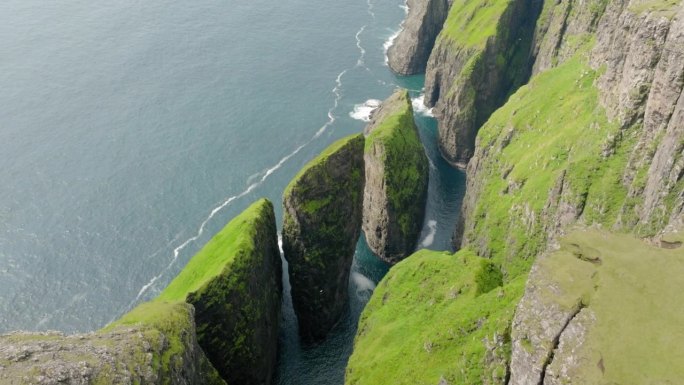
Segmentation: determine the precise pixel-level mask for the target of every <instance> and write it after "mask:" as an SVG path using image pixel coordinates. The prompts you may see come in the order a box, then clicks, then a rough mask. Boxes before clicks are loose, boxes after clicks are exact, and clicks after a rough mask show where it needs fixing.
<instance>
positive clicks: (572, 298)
mask: <svg viewBox="0 0 684 385" xmlns="http://www.w3.org/2000/svg"><path fill="white" fill-rule="evenodd" d="M467 3H468V2H467V1H465V2H463V3H461V4H460V5H461V6H467ZM514 3H515V2H512V1H511V2H501V3H497V2H492V1H487V2H478V6H477V7H476V6H474V5H473V9H471V10H470V11H463V10H462V12H461V16H462V17H457V16H458V15H457V14H456V13H455V11H454V10H455V9H457V7H458V6H459V4H458V3H455V4H454V5H453V6H452V10H451V12H450V15H449V18H448V19H447V21H446V23H445V26H444V30H443V31H442V32H441V34H440V37H439V38H438V42H437V44H436V46H435V48H434V49H433V53H432V55H431V59H430V62H431V63H434V64H433V65H432V66H431V65H428V74H427V75H428V76H427V77H428V79H427V80H426V81H427V82H428V83H427V84H426V98H427V99H428V101H429V102H432V103H434V101H435V100H437V106H436V107H437V113H438V117H439V118H440V120H441V121H440V130H443V125H444V122H446V121H449V120H450V119H451V120H452V121H456V118H457V117H459V116H460V114H461V113H462V111H468V110H467V109H464V108H463V106H466V105H470V106H471V107H472V108H471V111H475V110H477V109H478V108H481V110H478V111H490V112H491V114H490V115H489V116H488V118H484V119H483V120H482V122H483V124H481V127H479V130H477V131H478V132H477V139H476V141H475V142H474V143H475V145H474V147H472V148H473V152H472V157H471V159H470V161H469V163H468V166H467V173H468V181H467V183H468V185H467V193H466V197H465V199H464V205H463V208H462V213H461V221H460V225H459V229H458V231H457V233H456V237H455V240H456V243H457V246H460V247H462V248H463V250H462V251H461V252H459V254H457V257H458V256H460V255H461V253H473V254H476V255H479V256H480V257H484V258H486V260H487V261H489V263H492V264H493V265H494V266H495V267H496V269H499V271H500V272H501V278H502V279H501V284H500V286H499V287H498V288H497V289H495V290H494V291H495V292H496V291H498V292H500V294H498V296H499V298H505V299H506V303H505V304H500V305H498V306H497V308H498V309H507V311H500V312H499V311H492V310H490V308H489V302H487V300H485V299H484V298H485V297H486V296H487V294H482V295H481V298H482V299H480V297H475V299H473V300H472V302H470V303H468V304H465V302H461V303H463V304H464V305H462V306H464V307H463V308H459V306H460V305H459V299H458V295H456V296H455V297H456V298H457V299H456V300H455V301H445V300H444V299H443V298H442V295H443V294H442V293H443V292H444V290H443V289H440V288H436V289H435V288H434V287H433V286H431V285H432V282H433V281H439V280H440V279H442V278H443V277H450V278H448V281H447V282H448V283H449V284H450V285H451V286H449V287H454V288H460V287H462V286H463V285H464V284H463V283H461V282H463V281H464V278H462V277H461V278H459V277H452V276H451V275H450V274H452V272H451V271H452V269H455V268H452V269H449V268H440V269H438V271H432V272H431V273H428V274H429V275H430V276H429V277H427V276H423V275H422V274H421V273H420V271H421V270H422V269H428V267H427V266H428V265H427V263H425V264H422V265H417V266H414V267H413V269H411V270H410V272H408V271H403V270H404V269H407V266H409V264H411V263H416V264H417V263H419V262H417V261H419V260H420V259H423V258H425V257H424V256H422V255H421V253H418V254H417V255H414V256H412V257H409V258H408V259H407V260H405V261H404V262H402V264H398V265H397V266H396V267H395V268H393V270H392V271H391V272H390V274H389V275H388V283H386V284H381V285H379V286H378V289H377V291H376V293H375V294H374V296H373V298H372V299H371V303H370V304H369V306H368V308H367V311H366V312H365V313H364V316H363V318H362V322H361V326H362V327H361V328H360V329H359V333H358V335H357V340H356V343H355V351H354V353H353V355H352V358H351V359H350V366H349V369H348V372H347V379H348V382H349V383H358V384H365V383H368V384H372V383H377V378H379V377H375V376H380V375H381V374H380V370H379V369H378V368H380V367H383V368H385V367H390V368H392V370H391V371H395V370H396V371H398V372H401V373H403V374H404V376H406V377H407V378H410V380H409V381H408V382H410V383H421V382H422V383H434V384H440V385H445V384H450V385H453V384H470V383H487V384H490V383H498V384H502V383H510V384H561V383H583V384H584V383H676V382H677V381H678V378H681V373H680V370H679V369H680V368H679V367H678V365H677V363H675V362H674V361H673V360H679V359H680V358H679V357H681V354H682V353H681V351H680V350H681V349H680V348H679V346H681V345H682V344H684V338H683V337H682V336H681V335H680V333H678V332H677V330H678V327H677V326H674V325H677V324H678V323H679V322H680V321H679V320H678V317H679V314H678V312H676V311H673V310H672V309H675V308H678V307H680V305H678V304H676V303H674V302H672V300H671V299H670V298H671V297H672V295H674V294H667V293H674V292H675V291H677V290H682V289H684V285H682V283H681V282H680V281H681V280H679V279H678V278H676V277H677V276H678V274H680V272H679V268H680V267H681V266H680V265H681V263H682V260H683V259H684V251H683V250H682V248H681V244H682V238H681V236H680V235H672V234H671V232H672V231H675V230H677V229H679V231H680V233H676V234H681V231H682V230H681V229H682V222H683V221H684V212H683V209H682V207H683V206H684V178H683V176H684V171H683V168H684V121H682V117H683V116H684V113H683V112H682V108H683V107H684V104H683V100H684V98H682V97H681V95H682V89H683V84H684V50H682V48H681V47H684V44H683V43H684V42H683V41H682V39H683V38H684V30H683V25H684V6H682V3H681V2H680V1H664V2H653V1H628V0H610V1H605V0H591V1H584V2H579V1H574V0H573V1H571V0H561V1H544V3H543V7H542V8H541V11H540V12H539V16H538V17H537V18H536V19H535V20H536V21H535V23H534V25H533V26H532V28H531V29H532V30H533V34H532V38H531V39H530V41H529V43H528V44H523V42H524V39H522V40H520V42H521V43H520V44H519V45H518V46H517V47H518V48H515V49H514V50H516V51H517V52H518V53H519V54H520V55H525V57H526V58H527V62H526V63H527V64H526V66H523V67H521V68H522V69H525V68H526V69H527V70H529V71H531V78H530V79H529V81H527V82H526V84H525V85H523V86H522V87H520V88H518V89H517V90H516V91H514V92H512V93H511V94H510V95H509V96H507V97H506V98H504V99H503V100H501V105H500V106H499V107H498V108H495V109H494V108H491V107H492V104H491V101H492V100H493V99H491V94H487V93H486V92H484V93H480V92H479V91H478V90H477V89H476V88H475V86H472V87H471V88H470V96H471V99H469V100H466V99H461V100H459V99H458V98H456V96H457V95H465V94H464V93H463V90H465V89H466V88H464V87H463V86H462V85H463V84H467V83H464V82H462V81H460V82H459V81H457V82H455V83H454V82H453V79H457V75H459V74H460V71H462V69H463V68H466V67H467V66H466V64H467V63H466V61H467V60H474V59H471V58H472V57H477V56H471V55H476V54H477V53H478V52H483V51H482V48H481V50H480V51H477V50H475V49H474V48H472V46H471V48H470V50H465V49H464V48H463V47H466V45H465V44H463V43H461V44H460V45H459V44H453V43H452V44H451V46H448V45H447V44H446V43H444V42H443V40H444V39H445V36H447V35H448V34H449V31H450V30H458V31H461V32H462V33H463V34H462V35H460V36H459V39H461V41H462V42H463V41H468V40H469V39H470V40H472V41H480V40H478V38H479V37H480V36H482V35H483V34H485V35H487V33H486V32H487V31H490V32H491V34H488V35H487V36H488V38H487V39H485V41H486V43H487V45H489V46H491V44H493V43H494V42H495V41H496V40H497V38H495V37H492V36H495V35H496V33H498V32H497V31H501V29H500V28H505V27H506V26H507V25H510V24H508V23H507V22H503V21H505V20H506V19H505V17H503V16H502V15H505V12H504V11H503V10H507V9H511V8H508V7H513V6H514ZM496 4H500V5H502V7H503V6H505V7H503V8H501V9H499V8H496V7H495V5H496ZM531 5H532V6H533V7H534V6H535V4H533V3H532V4H531ZM540 5H542V4H540ZM497 9H499V10H500V11H501V12H498V13H497V12H494V11H495V10H497ZM533 9H534V8H533ZM492 15H494V16H496V17H495V18H494V19H488V20H495V21H496V22H495V23H492V24H491V25H494V26H495V27H494V28H493V31H494V32H492V29H487V28H484V27H483V26H485V25H490V24H488V23H478V22H477V21H478V17H479V16H481V17H483V18H484V16H492ZM471 23H474V24H473V25H478V26H480V27H482V28H480V29H476V28H470V29H468V28H467V26H469V25H471ZM509 33H514V32H512V31H509ZM502 36H504V35H502ZM483 46H484V45H480V46H479V47H483ZM502 47H507V45H504V46H502ZM510 47H513V46H510ZM514 56H515V55H514ZM478 60H481V59H478ZM474 63H475V62H474ZM472 68H473V70H472V71H466V75H468V76H466V77H465V79H473V78H472V75H471V74H472V73H474V72H475V70H476V68H478V67H472ZM507 68H508V69H509V70H515V68H511V65H508V66H507ZM430 72H432V74H431V73H430ZM489 73H492V74H493V75H492V76H493V77H494V78H496V77H497V76H498V75H497V74H496V71H494V72H489ZM445 76H446V77H445ZM486 83H487V80H484V81H483V84H486ZM451 84H454V87H453V88H449V89H447V90H446V91H445V88H444V87H445V86H446V87H452V86H451ZM515 88H516V86H515V85H514V86H513V87H511V88H510V90H511V91H513V90H514V89H515ZM487 89H492V88H489V87H487ZM435 95H437V98H436V99H435ZM445 95H451V96H449V97H447V98H446V99H445V98H444V97H445ZM478 97H482V98H484V99H483V100H477V98H478ZM464 101H468V102H469V103H470V104H467V103H465V104H464ZM439 103H445V104H444V105H443V106H440V105H439ZM478 113H479V112H478ZM485 115H486V114H485ZM444 127H446V126H444ZM459 127H462V125H461V126H459ZM474 127H478V125H474ZM457 132H458V131H454V133H453V135H460V134H458V133H457ZM470 132H472V131H470ZM440 133H441V134H442V131H440ZM444 137H445V136H444ZM457 147H458V146H456V148H457ZM442 150H443V151H444V153H445V157H447V158H448V159H450V160H451V161H452V162H453V161H454V160H456V159H457V158H456V157H453V156H451V155H450V153H449V149H448V148H445V147H444V146H442ZM450 157H451V158H450ZM467 158H468V156H465V157H463V159H467ZM456 163H458V162H456ZM582 229H584V230H582ZM587 229H590V230H587ZM569 232H572V235H570V236H569V237H568V238H564V236H565V234H567V233H569ZM559 243H560V245H561V246H558V244H559ZM558 247H560V250H559V251H554V250H556V249H558ZM414 259H415V260H414ZM535 261H536V262H535ZM432 263H434V262H432ZM531 269H532V272H531V273H530V270H531ZM666 270H667V271H666ZM528 273H529V277H528ZM390 279H391V281H389V280H390ZM465 281H466V282H475V281H476V280H475V279H472V280H468V279H465ZM390 282H391V284H390ZM424 287H425V288H432V290H431V291H429V292H423V291H422V289H423V288H424ZM444 287H447V285H446V284H445V285H444ZM523 288H524V293H525V294H524V297H523V299H522V301H521V302H520V303H519V304H518V299H519V298H520V296H521V295H522V290H523ZM409 291H410V292H412V293H417V295H415V296H414V295H411V294H408V292H409ZM433 292H434V293H433ZM428 293H430V294H428ZM515 293H517V294H515ZM509 294H515V295H512V296H510V297H507V295H509ZM397 297H400V298H402V301H403V303H401V304H397V303H396V302H395V303H392V298H397ZM371 305H372V306H371ZM455 309H458V312H459V314H473V315H475V317H476V320H477V321H476V322H472V323H471V324H470V325H466V326H462V325H461V326H459V327H458V328H456V329H449V327H450V326H451V325H458V323H457V322H453V323H450V324H441V322H442V318H439V319H437V320H432V319H431V318H430V317H432V316H433V314H446V313H443V312H449V311H456V310H455ZM414 314H420V316H419V319H427V320H430V322H426V323H425V324H420V323H419V322H417V321H416V320H414V316H413V315H414ZM443 318H444V319H454V318H455V316H444V317H443ZM456 319H457V318H456ZM432 324H434V325H435V327H434V328H433V327H432V326H431V325H432ZM491 324H497V325H506V326H505V327H502V328H500V329H498V331H496V332H494V331H493V330H489V332H488V334H487V338H483V337H482V336H481V335H480V334H479V333H480V332H481V329H483V328H487V325H491ZM379 325H383V327H379ZM385 325H387V326H386V327H385ZM400 329H401V332H400V331H399V330H400ZM406 330H410V332H406ZM433 334H437V335H438V337H435V336H433ZM439 336H442V337H441V339H440V338H439ZM461 338H462V339H464V340H465V341H468V343H467V344H465V345H464V344H463V343H462V342H459V341H460V339H461ZM374 341H378V342H374ZM419 341H422V344H423V351H420V346H421V344H420V342H419ZM434 341H438V343H435V342H434ZM654 341H667V343H666V344H667V346H668V347H667V348H665V349H664V350H663V349H661V348H659V347H656V346H654V345H653V344H654ZM468 344H472V346H471V345H468ZM669 344H676V345H677V347H674V346H670V345H669ZM468 346H470V347H468ZM461 347H462V348H463V350H459V349H461ZM666 351H667V352H672V356H669V357H664V356H663V355H662V354H660V353H661V352H666ZM386 352H387V353H386ZM397 352H398V353H397ZM418 352H420V354H419V353H418ZM444 352H449V353H448V354H447V355H445V356H449V357H450V358H449V359H450V361H448V360H447V359H444V361H442V359H443V358H442V355H441V354H443V353H444ZM385 354H387V357H383V355H385ZM663 354H667V353H663ZM377 356H381V358H374V357H377ZM401 356H409V357H412V360H415V361H416V362H418V365H416V366H413V365H405V364H404V363H403V362H402V361H401V360H400V359H399V358H398V357H401ZM364 360H370V364H369V365H365V364H364V363H363V362H362V361H364ZM374 360H375V361H376V364H377V363H378V362H382V363H383V365H386V366H380V365H379V364H377V365H373V361H374ZM442 362H444V363H443V364H442ZM464 362H467V365H466V364H464ZM635 362H638V363H639V365H635V364H634V363H635ZM409 369H412V370H415V371H416V373H417V374H416V375H415V376H413V377H412V376H411V374H410V373H409ZM373 378H375V380H372V379H373ZM401 381H402V380H397V382H398V383H401Z"/></svg>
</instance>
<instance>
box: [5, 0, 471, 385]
mask: <svg viewBox="0 0 684 385" xmlns="http://www.w3.org/2000/svg"><path fill="white" fill-rule="evenodd" d="M402 3H403V2H402V1H400V0H355V1H345V2H339V1H332V0H322V1H320V2H318V3H316V6H312V5H311V2H308V1H307V2H305V1H303V0H288V1H281V2H273V1H265V0H253V1H250V2H244V1H237V0H222V1H219V0H198V1H193V2H183V3H181V2H162V1H159V0H147V1H144V2H142V1H134V0H120V1H116V2H105V1H101V0H64V1H60V2H46V1H41V0H5V1H3V2H1V3H0V90H1V91H0V154H2V157H1V158H0V181H1V182H0V332H3V331H8V330H15V329H23V330H46V329H58V330H63V331H66V332H78V331H89V330H95V329H98V328H100V327H102V326H104V325H105V324H107V323H108V322H110V321H111V320H113V319H116V318H117V317H118V316H120V315H121V314H123V313H125V312H126V311H127V310H129V309H131V308H132V307H133V306H134V305H135V304H136V303H138V302H140V301H143V300H147V299H150V298H153V297H154V296H155V295H156V294H158V293H159V292H160V290H161V289H163V288H164V286H165V285H166V284H167V283H168V282H169V281H170V280H171V279H172V278H173V277H174V276H175V275H176V274H177V273H178V272H179V271H180V270H181V269H182V267H183V266H184V265H185V263H186V262H187V261H188V259H189V258H190V257H191V256H192V255H193V254H194V253H195V252H196V251H197V250H198V249H199V248H200V247H201V246H202V245H203V244H204V243H205V242H206V241H207V240H208V239H209V238H210V237H211V236H212V235H213V234H214V233H216V232H217V231H218V230H219V229H220V228H221V227H223V225H225V223H227V222H228V221H229V220H230V218H232V217H233V216H235V215H236V214H237V213H238V212H240V211H241V210H242V209H244V208H245V207H247V206H248V205H249V204H250V203H251V202H252V201H254V200H255V199H257V198H258V197H262V196H264V197H267V198H269V199H271V200H272V201H273V202H274V203H275V205H276V209H277V212H276V215H277V218H278V219H279V220H280V217H281V209H280V198H281V193H282V190H283V188H284V187H285V185H286V184H287V183H288V181H289V180H290V178H291V177H292V176H293V175H294V174H295V173H296V172H297V170H298V169H299V168H300V167H301V166H303V165H304V164H305V163H306V162H307V161H308V160H309V159H311V158H313V157H314V156H315V155H316V154H317V153H318V152H319V151H321V150H322V149H323V148H325V147H326V146H327V145H328V144H330V143H331V142H333V141H334V140H335V139H337V138H340V137H342V136H345V135H348V134H351V133H356V132H359V131H360V130H362V128H363V126H364V125H365V123H364V122H363V121H361V120H358V119H355V118H352V117H351V116H350V113H353V112H354V111H355V107H358V105H360V104H363V103H364V102H365V101H366V100H368V99H384V98H385V97H387V96H389V95H390V94H391V92H392V90H393V89H394V88H395V87H396V86H397V85H401V86H405V87H408V88H410V89H412V90H414V91H412V95H413V96H414V97H416V96H418V94H419V91H420V88H421V87H422V78H421V77H413V78H409V79H398V78H396V77H395V76H393V75H392V74H391V73H390V71H389V70H388V69H387V67H386V65H385V63H384V60H385V56H384V48H383V44H384V43H386V42H387V40H388V38H390V36H392V35H393V33H394V32H396V31H397V30H398V27H399V24H400V22H401V20H402V19H403V17H404V10H403V9H402V8H401V5H402ZM356 112H357V113H358V112H359V111H358V109H357V111H356ZM357 117H359V115H358V114H357ZM418 121H419V125H420V127H421V136H422V137H423V138H424V140H425V143H426V149H427V150H428V153H429V155H430V157H431V159H432V160H433V164H434V165H435V168H433V169H431V177H432V179H431V184H430V202H429V203H428V214H427V218H426V219H427V220H426V226H425V231H424V234H423V237H422V239H421V242H423V244H424V245H425V246H426V247H430V248H436V249H443V248H448V247H449V238H450V236H451V231H452V227H453V222H454V220H455V215H456V213H457V212H458V206H459V199H460V196H461V195H462V190H463V186H464V184H463V176H462V174H461V173H460V172H458V171H455V170H452V169H450V168H448V166H446V164H444V162H442V161H441V159H440V158H439V156H438V154H437V152H436V151H437V150H436V146H435V135H436V130H435V123H434V121H433V120H432V119H430V118H428V117H425V116H419V118H418ZM430 221H433V222H430ZM433 229H434V230H433ZM386 268H387V267H386V266H384V265H383V264H382V263H381V262H379V261H377V259H376V258H375V257H374V256H372V255H371V254H370V253H369V252H368V251H367V249H366V247H365V244H364V243H363V242H360V245H359V248H358V250H357V258H356V260H355V265H354V273H353V274H352V277H353V279H352V280H351V282H350V288H351V299H352V300H351V304H350V311H349V313H348V314H347V316H346V318H345V319H344V320H343V321H341V322H340V324H339V327H338V328H337V329H336V330H335V332H334V333H333V336H332V337H331V338H330V339H329V341H327V342H326V343H324V344H322V345H319V346H316V347H302V346H300V345H299V343H298V341H297V339H296V337H295V336H296V322H294V315H293V313H292V310H291V304H290V303H289V301H288V299H286V301H285V304H284V311H283V313H284V323H283V324H284V326H283V331H282V333H281V334H282V336H281V339H282V342H283V344H282V345H283V348H282V354H281V363H280V368H279V382H280V383H281V384H290V383H291V384H295V383H296V384H319V383H320V384H324V383H325V384H334V383H341V382H342V375H343V369H344V365H345V363H346V357H347V356H348V354H349V352H350V349H351V341H352V338H353V333H354V331H355V327H356V326H355V325H356V320H357V319H358V316H359V313H360V311H361V309H362V308H363V305H364V304H365V301H366V300H367V298H368V296H369V295H370V293H371V290H372V287H373V285H374V284H375V283H376V282H377V281H378V280H379V279H380V278H381V277H382V276H383V274H384V273H385V272H386Z"/></svg>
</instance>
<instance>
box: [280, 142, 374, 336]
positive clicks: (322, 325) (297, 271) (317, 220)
mask: <svg viewBox="0 0 684 385" xmlns="http://www.w3.org/2000/svg"><path fill="white" fill-rule="evenodd" d="M363 146H364V137H363V135H362V134H358V135H353V136H350V137H347V138H344V139H341V140H339V141H337V142H336V143H334V144H332V145H331V146H330V147H328V148H327V149H326V150H324V151H323V153H321V154H320V155H319V156H318V157H317V158H315V159H314V160H312V161H311V162H309V163H308V164H307V165H306V166H305V167H304V168H303V169H302V170H301V171H300V172H299V174H298V175H297V176H296V177H295V178H294V179H293V180H292V182H291V183H290V185H289V186H288V187H287V188H286V189H285V192H284V193H283V206H284V223H283V251H284V254H285V258H286V259H287V261H288V263H289V276H290V283H291V285H292V301H293V304H294V309H295V312H296V314H297V319H298V321H299V333H300V335H301V336H302V338H304V339H305V340H314V341H315V340H320V339H322V338H324V337H325V335H326V334H327V333H328V331H330V329H331V328H332V327H333V326H334V325H335V323H336V322H337V321H338V320H339V317H340V315H341V314H342V312H343V311H344V309H345V308H346V306H347V302H348V294H347V287H348V281H349V271H350V268H351V261H352V258H353V256H354V250H355V248H356V243H357V241H358V238H359V234H360V229H361V212H362V194H363V183H364V167H363Z"/></svg>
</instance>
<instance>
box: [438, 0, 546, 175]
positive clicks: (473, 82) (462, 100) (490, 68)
mask: <svg viewBox="0 0 684 385" xmlns="http://www.w3.org/2000/svg"><path fill="white" fill-rule="evenodd" d="M540 6H541V3H540V1H538V0H487V1H479V0H466V1H459V2H455V3H454V4H453V6H452V7H451V9H450V11H449V16H448V18H447V20H446V22H445V24H444V28H443V30H442V31H441V32H440V34H439V37H438V38H437V43H436V44H435V47H434V49H433V51H432V53H431V55H430V60H429V62H428V66H427V72H426V75H425V103H426V105H428V106H430V107H433V106H434V107H435V109H434V112H435V116H436V117H437V120H438V121H439V146H440V149H441V151H442V154H443V156H444V158H445V159H446V160H447V161H449V162H450V163H452V164H454V165H456V166H460V167H465V165H466V163H467V162H468V159H470V157H471V156H472V155H473V151H474V146H475V137H476V135H477V131H478V129H479V128H480V126H481V125H482V124H483V123H484V122H485V121H486V120H487V119H488V118H489V116H490V115H491V114H492V112H494V110H496V109H497V108H498V107H500V106H501V105H502V104H503V103H504V102H505V100H506V98H507V97H508V95H509V94H510V92H511V91H513V90H515V89H516V88H517V87H519V86H520V85H522V84H523V83H524V82H525V81H526V80H527V78H528V76H529V71H530V66H531V63H530V45H531V43H532V37H533V32H534V25H535V24H534V23H535V20H536V17H537V15H538V13H539V9H540Z"/></svg>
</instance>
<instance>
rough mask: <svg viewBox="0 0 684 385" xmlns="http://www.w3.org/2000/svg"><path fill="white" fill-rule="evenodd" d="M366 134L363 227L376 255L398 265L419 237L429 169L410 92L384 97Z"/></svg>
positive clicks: (411, 249)
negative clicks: (414, 115) (415, 119)
mask: <svg viewBox="0 0 684 385" xmlns="http://www.w3.org/2000/svg"><path fill="white" fill-rule="evenodd" d="M365 133H366V135H367V137H366V144H365V149H364V156H363V157H364V162H365V169H366V172H365V174H366V185H365V188H364V194H363V231H364V233H365V234H366V240H367V241H368V246H369V247H370V248H371V250H373V252H374V253H375V254H376V255H377V256H379V257H380V258H382V259H383V260H385V261H387V262H389V263H397V262H399V261H400V260H402V259H404V258H405V257H406V256H407V255H409V254H411V253H412V252H413V249H414V248H415V245H416V241H417V240H418V236H419V235H420V230H421V228H422V225H423V217H424V215H425V200H426V197H427V187H428V173H429V164H428V159H427V156H425V150H424V148H423V145H422V143H421V141H420V137H419V135H418V129H417V128H416V124H415V122H414V120H413V109H412V107H411V99H410V98H409V95H408V91H406V90H398V91H396V92H395V93H394V94H393V95H392V96H391V97H390V98H388V99H387V100H385V101H384V102H383V103H382V105H381V106H380V108H378V109H377V110H376V111H375V112H374V113H373V118H372V121H371V122H370V124H369V125H368V126H367V127H366V130H365Z"/></svg>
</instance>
